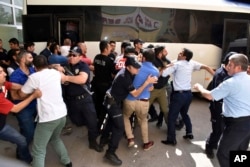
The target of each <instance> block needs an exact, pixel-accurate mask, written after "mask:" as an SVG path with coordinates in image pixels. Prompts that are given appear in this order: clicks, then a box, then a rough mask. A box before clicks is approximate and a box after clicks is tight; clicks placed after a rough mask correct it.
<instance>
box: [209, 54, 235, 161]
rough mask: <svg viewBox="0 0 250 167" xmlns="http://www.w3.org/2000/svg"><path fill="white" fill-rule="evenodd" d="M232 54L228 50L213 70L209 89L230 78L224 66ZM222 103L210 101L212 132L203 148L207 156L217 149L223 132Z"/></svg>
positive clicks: (221, 101)
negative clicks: (219, 65) (220, 65)
mask: <svg viewBox="0 0 250 167" xmlns="http://www.w3.org/2000/svg"><path fill="white" fill-rule="evenodd" d="M233 54H235V52H229V53H228V54H227V55H226V56H225V58H224V61H223V64H224V65H223V66H222V67H220V68H218V69H217V70H216V71H215V74H214V77H213V80H212V82H211V89H214V88H216V87H217V86H219V84H221V83H222V82H223V81H225V80H226V79H228V78H230V76H229V75H228V73H227V70H226V66H227V64H228V62H229V57H230V56H232V55H233ZM222 104H223V99H221V100H218V101H216V100H212V101H210V105H209V110H210V113H211V123H212V132H211V133H210V135H209V137H208V138H207V141H206V149H205V152H206V154H207V157H208V158H213V157H214V152H213V149H217V147H218V142H219V140H220V137H221V134H222V132H223V120H222V117H221V113H222Z"/></svg>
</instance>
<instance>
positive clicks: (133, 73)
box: [126, 66, 139, 75]
mask: <svg viewBox="0 0 250 167" xmlns="http://www.w3.org/2000/svg"><path fill="white" fill-rule="evenodd" d="M126 68H127V70H128V71H129V72H130V73H131V74H132V75H136V74H138V72H139V69H138V68H135V67H133V66H128V67H126Z"/></svg>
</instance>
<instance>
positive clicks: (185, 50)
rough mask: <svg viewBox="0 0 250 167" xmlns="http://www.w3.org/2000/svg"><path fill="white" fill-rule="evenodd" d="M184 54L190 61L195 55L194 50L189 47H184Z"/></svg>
mask: <svg viewBox="0 0 250 167" xmlns="http://www.w3.org/2000/svg"><path fill="white" fill-rule="evenodd" d="M183 56H186V60H187V61H189V60H191V59H192V57H193V52H192V51H191V50H189V49H187V48H184V52H183Z"/></svg>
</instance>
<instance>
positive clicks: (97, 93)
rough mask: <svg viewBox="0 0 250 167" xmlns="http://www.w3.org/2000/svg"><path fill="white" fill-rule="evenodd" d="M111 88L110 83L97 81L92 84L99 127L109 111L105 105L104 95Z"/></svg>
mask: <svg viewBox="0 0 250 167" xmlns="http://www.w3.org/2000/svg"><path fill="white" fill-rule="evenodd" d="M109 88H110V84H108V83H95V84H93V85H92V88H91V89H92V91H93V92H94V94H93V101H94V105H95V109H96V112H97V118H98V127H100V126H101V124H102V122H103V120H104V117H105V115H106V113H107V110H106V108H105V106H104V105H103V101H104V97H105V95H106V91H107V90H108V89H109Z"/></svg>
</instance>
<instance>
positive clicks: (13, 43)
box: [9, 38, 19, 49]
mask: <svg viewBox="0 0 250 167" xmlns="http://www.w3.org/2000/svg"><path fill="white" fill-rule="evenodd" d="M9 45H10V49H18V48H19V41H18V40H17V39H16V38H11V39H10V40H9Z"/></svg>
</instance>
